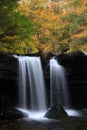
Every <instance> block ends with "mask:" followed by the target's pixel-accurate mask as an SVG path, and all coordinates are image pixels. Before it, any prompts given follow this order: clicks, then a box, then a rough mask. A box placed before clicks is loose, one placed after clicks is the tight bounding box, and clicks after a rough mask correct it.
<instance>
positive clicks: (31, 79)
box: [16, 56, 47, 112]
mask: <svg viewBox="0 0 87 130" xmlns="http://www.w3.org/2000/svg"><path fill="white" fill-rule="evenodd" d="M16 57H17V58H18V63H19V108H21V109H24V110H25V111H27V110H28V106H30V108H29V110H30V111H31V112H42V111H46V109H47V107H46V91H45V83H44V77H43V72H42V66H41V61H40V57H29V56H16ZM28 100H29V101H28ZM28 104H29V105H28Z"/></svg>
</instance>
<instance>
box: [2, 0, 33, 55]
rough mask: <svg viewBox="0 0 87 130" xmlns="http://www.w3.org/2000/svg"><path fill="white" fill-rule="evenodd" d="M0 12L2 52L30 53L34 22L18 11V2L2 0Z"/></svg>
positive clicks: (15, 0)
mask: <svg viewBox="0 0 87 130" xmlns="http://www.w3.org/2000/svg"><path fill="white" fill-rule="evenodd" d="M8 3H9V4H8ZM0 10H1V11H0V50H1V51H9V52H15V53H16V52H18V53H28V52H27V50H29V49H28V47H29V48H30V46H29V45H28V44H27V42H28V43H29V41H31V39H30V36H31V35H32V33H34V30H35V27H34V22H33V21H32V20H30V19H29V17H27V16H25V15H24V14H22V13H21V12H20V11H19V10H18V1H17V0H14V1H12V0H4V1H2V0H1V1H0Z"/></svg>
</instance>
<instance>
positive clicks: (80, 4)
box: [0, 0, 87, 54]
mask: <svg viewBox="0 0 87 130" xmlns="http://www.w3.org/2000/svg"><path fill="white" fill-rule="evenodd" d="M77 49H79V50H82V51H87V0H84V1H83V0H51V1H49V0H21V1H18V0H0V51H3V52H11V53H19V54H25V53H36V52H38V51H42V52H44V53H48V52H53V53H54V54H59V53H65V52H70V51H74V50H77Z"/></svg>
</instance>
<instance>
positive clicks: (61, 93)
mask: <svg viewBox="0 0 87 130" xmlns="http://www.w3.org/2000/svg"><path fill="white" fill-rule="evenodd" d="M57 103H58V104H60V105H62V106H65V107H69V96H68V91H67V84H66V79H65V76H64V68H63V67H62V66H61V65H59V64H58V62H57V60H56V59H55V58H52V59H50V105H51V106H53V105H55V104H57Z"/></svg>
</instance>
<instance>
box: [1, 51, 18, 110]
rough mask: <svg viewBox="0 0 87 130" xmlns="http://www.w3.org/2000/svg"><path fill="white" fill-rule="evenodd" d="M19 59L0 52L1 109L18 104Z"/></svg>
mask: <svg viewBox="0 0 87 130" xmlns="http://www.w3.org/2000/svg"><path fill="white" fill-rule="evenodd" d="M17 77H18V74H17V59H16V58H14V56H13V55H12V54H9V53H1V52H0V110H1V109H4V108H7V107H9V106H14V105H16V104H17V100H18V99H17V97H18V92H17V91H18V83H17Z"/></svg>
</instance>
